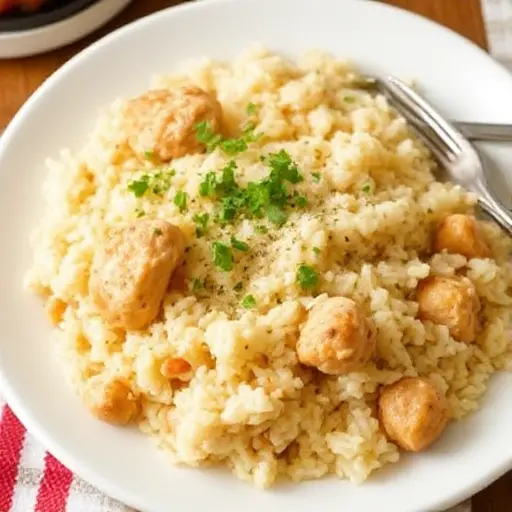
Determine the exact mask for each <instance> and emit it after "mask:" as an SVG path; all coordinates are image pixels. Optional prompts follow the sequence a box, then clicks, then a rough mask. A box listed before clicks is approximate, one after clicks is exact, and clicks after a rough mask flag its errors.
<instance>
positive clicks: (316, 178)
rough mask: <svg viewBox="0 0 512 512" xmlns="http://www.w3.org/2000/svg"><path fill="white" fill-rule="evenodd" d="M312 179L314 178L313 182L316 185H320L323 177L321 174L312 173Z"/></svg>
mask: <svg viewBox="0 0 512 512" xmlns="http://www.w3.org/2000/svg"><path fill="white" fill-rule="evenodd" d="M311 177H312V178H313V181H314V182H315V183H319V182H320V179H321V175H320V173H319V172H312V173H311Z"/></svg>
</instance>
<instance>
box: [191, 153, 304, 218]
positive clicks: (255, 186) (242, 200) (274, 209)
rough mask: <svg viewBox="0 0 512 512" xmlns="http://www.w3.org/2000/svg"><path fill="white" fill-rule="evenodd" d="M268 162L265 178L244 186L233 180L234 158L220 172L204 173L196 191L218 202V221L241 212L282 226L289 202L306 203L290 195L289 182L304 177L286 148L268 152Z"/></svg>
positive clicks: (295, 182)
mask: <svg viewBox="0 0 512 512" xmlns="http://www.w3.org/2000/svg"><path fill="white" fill-rule="evenodd" d="M268 166H269V174H268V176H267V177H266V178H263V179H262V180H260V181H251V182H249V183H248V184H247V186H246V187H245V188H242V187H240V186H239V185H238V183H237V182H236V176H235V172H236V170H237V166H236V162H235V161H233V160H231V161H230V162H228V164H227V165H226V166H225V167H224V168H223V169H222V170H221V171H220V173H215V172H213V171H210V172H208V173H207V174H206V175H205V177H204V179H203V181H202V183H201V184H200V185H199V194H200V195H201V196H203V197H210V198H212V199H214V200H216V202H218V203H219V211H218V214H217V219H218V221H219V222H220V223H221V224H227V223H229V222H231V221H233V220H234V219H235V218H236V217H237V216H238V215H242V214H243V215H246V216H247V217H248V218H263V217H266V218H267V219H268V220H269V221H270V222H271V223H272V224H275V225H277V226H282V225H283V224H284V223H285V222H286V220H287V218H288V215H287V213H286V211H285V210H286V208H287V207H288V206H293V205H295V204H297V205H299V206H305V205H306V204H307V199H306V198H305V197H304V196H299V195H298V194H297V193H295V195H293V196H291V195H290V191H289V188H288V183H291V184H297V183H300V182H301V181H302V180H303V179H304V178H303V177H302V175H301V174H300V172H299V170H298V168H297V165H296V164H295V163H294V162H293V161H292V159H291V157H290V155H289V154H288V153H287V152H286V151H285V150H281V151H279V152H278V153H272V154H270V155H269V156H268Z"/></svg>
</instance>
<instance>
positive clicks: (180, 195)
mask: <svg viewBox="0 0 512 512" xmlns="http://www.w3.org/2000/svg"><path fill="white" fill-rule="evenodd" d="M187 197H188V195H187V193H186V192H183V191H182V190H179V191H178V192H176V195H175V196H174V204H175V205H176V206H177V207H178V208H179V209H180V212H184V211H185V210H186V209H187Z"/></svg>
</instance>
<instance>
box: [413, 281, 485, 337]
mask: <svg viewBox="0 0 512 512" xmlns="http://www.w3.org/2000/svg"><path fill="white" fill-rule="evenodd" d="M416 300H417V301H418V307H419V317H420V319H421V320H430V321H431V322H433V323H435V324H439V325H446V327H448V329H449V331H450V334H451V335H452V337H453V338H455V339H456V340H458V341H465V342H468V343H469V342H472V341H475V338H476V336H477V334H478V331H479V330H480V321H479V319H478V313H479V311H480V299H479V298H478V294H477V292H476V289H475V286H474V285H473V283H472V282H471V281H470V280H469V279H468V278H467V277H462V276H453V277H451V276H450V277H444V276H432V277H427V278H426V279H423V280H422V281H421V282H420V283H419V285H418V291H417V295H416Z"/></svg>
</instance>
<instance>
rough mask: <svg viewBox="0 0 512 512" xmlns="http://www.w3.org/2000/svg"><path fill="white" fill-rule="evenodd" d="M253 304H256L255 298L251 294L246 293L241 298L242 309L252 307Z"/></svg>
mask: <svg viewBox="0 0 512 512" xmlns="http://www.w3.org/2000/svg"><path fill="white" fill-rule="evenodd" d="M254 306H256V299H255V298H254V296H253V295H246V296H245V297H244V298H243V299H242V307H243V308H244V309H252V308H253V307H254Z"/></svg>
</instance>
